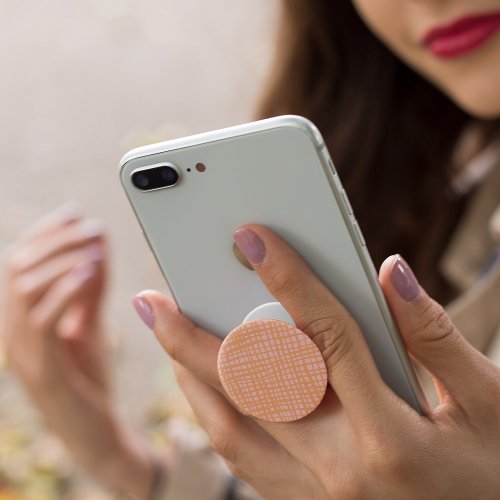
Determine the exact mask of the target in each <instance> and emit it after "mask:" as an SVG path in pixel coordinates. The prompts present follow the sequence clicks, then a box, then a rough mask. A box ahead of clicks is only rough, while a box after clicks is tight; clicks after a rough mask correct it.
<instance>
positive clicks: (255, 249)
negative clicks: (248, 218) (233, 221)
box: [233, 228, 266, 264]
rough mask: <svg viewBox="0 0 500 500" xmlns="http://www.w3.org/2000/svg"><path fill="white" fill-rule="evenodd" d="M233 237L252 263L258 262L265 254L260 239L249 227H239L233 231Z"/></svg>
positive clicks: (264, 248)
mask: <svg viewBox="0 0 500 500" xmlns="http://www.w3.org/2000/svg"><path fill="white" fill-rule="evenodd" d="M233 239H234V241H235V243H236V245H238V248H239V249H240V250H241V251H242V253H243V255H244V256H245V257H246V258H247V259H248V260H249V261H250V262H251V263H252V264H260V263H261V262H262V261H263V260H264V257H265V256H266V247H265V246H264V243H263V242H262V240H261V239H260V238H259V237H258V236H257V235H256V234H255V233H254V232H253V231H250V229H247V228H241V229H237V230H236V231H235V232H234V233H233Z"/></svg>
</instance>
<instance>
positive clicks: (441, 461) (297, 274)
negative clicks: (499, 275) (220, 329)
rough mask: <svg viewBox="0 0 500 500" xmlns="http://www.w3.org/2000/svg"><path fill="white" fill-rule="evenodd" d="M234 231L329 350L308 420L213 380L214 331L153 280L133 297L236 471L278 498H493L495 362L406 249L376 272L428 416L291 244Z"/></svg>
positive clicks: (276, 291) (497, 448)
mask: <svg viewBox="0 0 500 500" xmlns="http://www.w3.org/2000/svg"><path fill="white" fill-rule="evenodd" d="M248 230H251V232H248ZM235 239H236V241H237V243H238V246H239V247H240V249H241V250H242V251H243V253H245V255H246V256H247V258H248V259H249V260H250V261H251V262H252V264H253V265H254V268H255V270H256V272H257V273H258V275H259V276H260V278H261V279H262V281H263V282H264V284H265V285H266V287H267V289H268V290H269V292H270V293H271V294H272V295H273V296H274V297H275V298H276V299H277V300H278V301H280V302H281V304H282V305H283V306H284V307H285V308H286V309H287V311H288V312H289V313H290V315H291V317H292V318H293V320H294V322H295V323H296V325H297V327H298V328H299V329H301V330H302V331H303V332H305V333H306V334H307V335H309V336H310V337H311V338H312V339H313V340H314V342H315V343H316V344H317V345H318V347H319V348H320V350H321V352H322V353H323V356H324V358H325V361H326V364H327V369H328V376H329V389H328V390H327V394H326V397H325V399H324V400H323V402H322V403H321V405H320V406H319V407H318V409H317V410H316V411H314V412H313V413H312V414H310V415H309V416H307V417H306V418H304V419H302V420H299V421H296V422H290V423H269V422H265V421H261V420H257V419H255V420H254V419H251V418H248V417H245V416H243V415H241V414H240V413H239V412H238V411H236V410H235V409H234V408H233V406H232V405H231V404H230V403H229V402H228V401H227V399H226V398H225V397H224V392H223V390H222V388H221V385H220V382H219V378H218V374H217V366H216V360H217V354H218V350H219V347H220V343H221V341H220V340H219V339H218V338H216V337H215V336H214V335H211V334H210V333H209V332H207V331H205V330H203V329H201V328H199V327H197V326H196V325H195V324H194V323H193V322H192V321H190V320H189V318H187V317H185V316H183V315H182V314H181V313H180V312H179V310H178V308H177V307H176V305H175V303H174V302H173V301H172V300H171V299H168V298H167V297H165V296H163V295H161V294H159V293H157V292H149V291H148V292H143V293H142V294H140V296H139V299H137V300H140V301H141V303H142V306H143V316H145V318H146V320H147V322H148V323H149V325H150V326H153V327H154V331H155V334H156V336H157V338H158V340H159V341H160V343H161V344H162V346H163V347H164V348H165V350H166V351H167V352H168V353H169V354H170V356H171V357H172V358H173V359H174V360H175V366H176V372H177V376H178V380H179V383H180V385H181V387H182V389H183V390H184V392H185V394H186V396H187V397H188V399H189V401H190V403H191V405H192V407H193V409H194V411H195V413H196V415H197V417H198V419H199V421H200V422H201V424H202V425H203V427H204V428H205V429H206V431H207V432H208V434H209V436H210V438H211V442H212V445H213V448H214V449H215V451H217V452H218V453H219V454H221V455H222V456H223V457H224V458H225V459H226V461H227V462H228V463H229V464H230V466H231V468H232V470H233V471H234V472H235V473H236V474H237V475H238V476H240V477H241V478H242V479H244V480H245V481H247V482H248V483H249V484H250V485H252V486H253V487H254V488H255V489H256V490H257V491H258V492H260V493H261V494H262V495H263V496H264V497H266V498H273V499H274V498H275V499H283V498H287V499H304V498H315V499H316V498H334V499H336V500H337V499H360V498H369V499H378V498H380V499H384V500H385V499H388V498H390V499H399V498H404V499H409V498H415V499H419V500H420V499H422V498H425V499H438V498H439V499H442V498H446V499H448V498H453V499H462V498H463V499H470V498H481V499H489V498H491V499H494V498H495V499H496V498H498V497H499V495H500V474H499V473H498V471H499V470H500V370H499V369H498V368H496V367H495V366H494V365H493V364H492V363H491V362H490V361H489V360H488V359H487V358H485V357H484V356H483V355H482V354H481V353H479V352H478V351H476V350H475V349H474V348H472V347H471V346H470V345H469V344H468V343H467V342H466V341H465V340H464V338H463V337H462V336H461V335H460V333H459V332H458V331H457V330H456V328H455V327H454V326H453V324H452V323H451V321H450V319H449V317H448V316H447V315H446V313H445V312H444V311H443V309H442V308H441V307H440V306H439V305H438V304H437V303H435V302H434V301H433V300H432V299H431V298H429V297H428V296H427V295H426V293H425V292H424V290H422V289H421V288H420V287H419V285H418V283H417V282H416V280H415V277H414V276H413V273H412V271H411V270H410V269H409V267H408V266H407V264H406V263H405V262H404V260H402V259H401V258H400V257H397V256H393V257H390V258H389V259H387V260H386V261H385V262H384V264H383V265H382V268H381V271H380V282H381V284H382V287H383V289H384V293H385V295H386V298H387V300H388V302H389V305H390V307H391V309H392V312H393V314H394V317H395V319H396V321H397V323H398V326H399V328H400V331H401V333H402V336H403V338H404V340H405V342H406V345H407V348H408V350H409V351H410V352H411V354H412V356H413V357H414V358H416V359H417V360H418V361H419V362H420V363H421V364H422V365H423V366H424V367H425V368H426V369H427V370H428V371H429V372H430V373H431V374H432V375H433V377H434V378H435V381H436V387H437V390H438V393H439V396H440V404H439V406H438V407H437V408H436V409H435V410H433V411H432V412H431V413H430V414H429V415H427V416H420V415H419V414H417V413H416V412H415V411H414V410H413V409H412V408H411V407H410V406H408V405H407V404H406V403H405V402H404V401H403V400H401V399H400V398H398V397H397V396H396V395H395V394H394V393H393V392H392V391H391V390H390V389H389V388H388V387H387V385H385V383H384V382H383V381H382V380H381V377H380V375H379V373H378V371H377V368H376V366H375V364H374V361H373V359H372V357H371V354H370V352H369V350H368V347H367V345H366V343H365V341H364V339H363V336H362V334H361V331H360V330H359V327H358V326H357V324H356V323H355V321H354V320H353V319H352V318H351V316H350V315H349V314H348V312H347V311H346V309H345V308H344V307H343V306H342V305H341V304H340V303H339V302H338V301H337V299H336V298H335V297H334V296H333V295H332V294H331V293H330V291H329V290H328V289H327V288H326V287H325V286H324V285H323V283H322V282H321V281H320V280H319V279H318V278H317V277H316V276H315V275H314V274H313V273H312V271H311V270H310V269H309V268H308V266H307V265H306V264H305V262H304V261H303V260H302V259H301V257H300V256H299V255H298V254H297V253H296V252H295V251H294V250H293V249H292V248H291V247H290V246H288V245H287V244H286V243H285V242H284V241H283V240H281V239H280V238H279V237H277V236H276V235H275V234H273V233H272V232H271V231H269V230H268V229H266V228H264V227H263V226H259V225H254V224H252V225H247V226H245V227H244V230H240V231H237V233H236V236H235Z"/></svg>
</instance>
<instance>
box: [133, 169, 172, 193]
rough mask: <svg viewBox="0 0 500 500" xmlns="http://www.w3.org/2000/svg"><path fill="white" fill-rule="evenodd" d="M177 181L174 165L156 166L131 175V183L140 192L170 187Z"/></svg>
mask: <svg viewBox="0 0 500 500" xmlns="http://www.w3.org/2000/svg"><path fill="white" fill-rule="evenodd" d="M178 181H179V172H178V171H177V168H175V167H174V165H168V164H166V165H157V166H153V167H148V168H144V169H140V170H136V171H135V172H133V173H132V183H133V184H134V186H135V187H136V188H137V189H139V190H141V191H152V190H153V189H162V188H167V187H172V186H175V185H176V184H177V182H178Z"/></svg>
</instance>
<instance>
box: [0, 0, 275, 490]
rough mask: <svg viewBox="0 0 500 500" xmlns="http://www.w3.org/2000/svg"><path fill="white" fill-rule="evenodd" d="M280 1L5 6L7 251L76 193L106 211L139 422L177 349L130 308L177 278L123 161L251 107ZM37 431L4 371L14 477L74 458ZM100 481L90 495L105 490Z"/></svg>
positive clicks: (0, 232) (130, 402) (115, 310)
mask: <svg viewBox="0 0 500 500" xmlns="http://www.w3.org/2000/svg"><path fill="white" fill-rule="evenodd" d="M277 3H278V0H251V1H249V0H212V1H210V2H206V1H203V0H150V1H148V2H139V0H73V1H72V2H66V1H64V0H47V1H46V2H33V1H29V0H17V1H16V2H3V4H2V17H1V21H0V25H1V29H0V46H1V47H2V50H1V52H0V54H1V55H0V61H1V67H2V77H1V79H0V102H1V128H0V149H1V151H2V162H1V167H0V213H1V216H0V251H2V250H4V249H5V248H6V247H7V246H8V245H9V244H10V243H11V242H12V241H13V240H14V239H15V238H16V237H18V235H19V234H20V232H21V231H22V230H23V229H24V228H26V227H27V226H28V225H29V224H30V223H31V222H32V221H34V220H35V219H37V218H38V217H39V216H40V215H42V214H43V213H45V212H47V211H48V210H51V209H53V208H55V207H56V206H58V205H60V204H62V203H63V202H65V201H67V200H79V201H80V202H81V203H82V204H83V207H84V209H85V212H86V213H87V214H88V215H91V216H95V217H99V218H101V219H102V220H103V221H104V223H105V225H106V227H107V228H108V229H109V232H110V235H111V246H112V255H113V260H112V286H111V290H110V293H109V301H108V302H109V303H108V314H107V317H108V323H109V324H110V333H111V335H112V337H113V339H114V345H115V349H114V358H113V362H114V363H115V374H116V377H115V378H116V387H117V395H118V401H119V403H120V405H121V407H122V410H123V413H124V415H126V416H127V418H130V419H131V420H132V421H133V422H135V423H136V424H137V425H139V426H144V422H145V421H146V415H147V414H148V412H150V409H151V407H154V406H157V407H158V406H159V407H161V406H162V405H163V401H164V399H165V395H167V394H168V395H169V397H170V399H172V398H174V399H175V398H176V397H177V396H176V392H175V387H174V383H173V380H172V376H171V373H170V370H169V367H168V361H167V358H166V356H165V355H164V353H163V351H161V349H160V348H159V346H158V345H157V343H156V342H155V341H154V339H153V337H152V335H151V333H150V332H149V331H147V330H146V328H145V327H144V326H143V325H142V324H141V323H140V321H139V320H138V319H137V317H136V315H135V313H134V312H133V311H132V308H131V306H130V298H131V297H132V296H133V295H134V294H135V293H136V292H137V291H139V290H141V289H143V288H159V289H165V285H164V282H163V280H162V277H161V276H160V274H159V271H158V270H157V266H156V264H155V262H154V260H153V258H152V257H151V255H150V251H149V249H148V248H147V246H146V244H145V242H144V241H143V238H142V236H141V233H140V231H139V229H138V225H137V223H136V221H135V220H134V218H133V216H132V212H131V210H130V208H129V206H128V204H127V202H126V199H125V196H124V195H123V194H122V191H121V188H120V185H119V182H118V175H117V164H118V161H119V159H120V157H121V155H122V154H123V153H125V152H126V151H127V150H128V149H130V148H132V147H135V146H139V145H142V144H145V143H150V142H156V141H158V140H166V139H170V138H174V137H179V136H183V135H187V134H192V133H196V132H201V131H205V130H210V129H214V128H219V127H224V126H229V125H234V124H237V123H242V122H244V121H248V120H250V119H251V118H252V110H253V108H254V105H255V103H256V100H257V98H258V95H259V90H260V88H261V86H262V83H263V81H264V79H265V76H266V74H267V72H268V70H269V64H270V61H271V57H272V53H273V43H274V38H273V35H274V27H275V22H276V18H277ZM0 279H1V275H0ZM38 429H39V422H38V420H37V418H36V415H35V414H34V413H33V412H32V411H31V410H30V408H29V405H28V404H27V403H26V401H25V400H24V397H23V395H22V393H21V392H20V391H19V388H18V386H17V385H16V383H15V381H14V380H13V378H12V377H11V376H10V375H9V374H8V373H5V372H3V373H1V374H0V471H1V473H2V474H3V475H5V474H6V471H7V472H8V474H18V475H19V476H20V477H21V479H22V478H23V477H24V476H23V474H25V475H26V476H27V475H29V469H30V467H31V468H33V467H39V468H40V467H41V469H42V472H43V470H45V469H43V467H44V465H43V463H44V461H45V462H47V460H48V462H49V465H48V467H49V469H50V466H51V465H50V464H51V463H52V462H50V457H51V454H52V455H54V456H55V457H56V458H54V460H53V462H54V463H58V464H59V465H58V466H57V467H63V468H64V467H65V466H63V465H61V464H62V463H63V462H64V463H65V459H64V454H63V453H62V452H61V451H60V450H59V448H58V444H57V442H54V441H52V440H51V438H50V437H47V436H46V435H45V434H44V433H41V431H39V430H38ZM16 453H17V455H16ZM34 457H35V458H34ZM37 457H38V458H37ZM40 457H41V458H40ZM61 457H63V458H61ZM18 459H19V460H20V461H21V462H22V460H24V462H23V463H24V467H25V468H26V470H23V469H22V466H21V465H20V464H21V462H19V465H16V460H18ZM37 460H38V462H37ZM40 460H41V463H42V465H40V463H39V462H40ZM33 464H35V465H33ZM37 464H38V465H37ZM45 472H46V470H45ZM67 474H70V475H71V474H73V472H72V470H71V472H67ZM42 476H43V474H42ZM37 477H38V476H37ZM4 479H5V478H4ZM37 480H38V481H41V482H42V483H43V484H42V486H43V487H45V488H46V489H45V490H43V488H42V490H43V491H45V492H46V493H42V494H41V496H40V493H39V492H40V491H42V490H37V491H39V492H38V493H36V491H35V490H36V488H35V489H34V490H33V491H34V493H32V496H30V497H29V498H44V499H45V498H50V495H49V493H47V492H49V491H52V490H50V484H49V485H47V484H48V483H50V481H51V479H50V478H48V479H47V478H46V477H45V476H43V477H42V479H41V480H40V477H38V479H37ZM44 481H45V483H47V484H45V483H44ZM76 482H78V481H76ZM0 487H1V477H0ZM30 491H31V490H30ZM92 491H93V493H92V494H90V496H88V497H85V498H92V499H95V500H97V499H98V498H101V497H100V496H99V495H98V494H97V492H96V491H95V490H92ZM37 495H38V496H37ZM0 496H1V493H0ZM2 498H3V497H2ZM23 498H24V497H23ZM26 498H27V497H26ZM65 498H66V497H65ZM68 498H69V497H68ZM71 498H73V497H71ZM74 498H77V497H76V496H75V497H74ZM78 498H84V496H78ZM103 498H104V497H103ZM106 498H107V497H106Z"/></svg>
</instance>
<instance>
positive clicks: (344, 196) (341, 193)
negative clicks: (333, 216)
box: [340, 189, 353, 215]
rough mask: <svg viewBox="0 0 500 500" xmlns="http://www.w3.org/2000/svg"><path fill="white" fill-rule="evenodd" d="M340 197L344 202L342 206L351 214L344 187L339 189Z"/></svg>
mask: <svg viewBox="0 0 500 500" xmlns="http://www.w3.org/2000/svg"><path fill="white" fill-rule="evenodd" d="M340 197H341V198H342V201H343V202H344V206H345V207H346V209H347V211H348V212H349V215H352V214H353V210H352V207H351V203H350V201H349V198H348V197H347V194H346V192H345V189H342V191H340Z"/></svg>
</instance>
